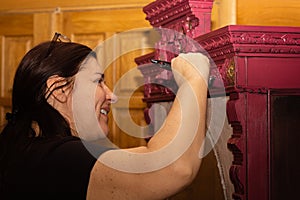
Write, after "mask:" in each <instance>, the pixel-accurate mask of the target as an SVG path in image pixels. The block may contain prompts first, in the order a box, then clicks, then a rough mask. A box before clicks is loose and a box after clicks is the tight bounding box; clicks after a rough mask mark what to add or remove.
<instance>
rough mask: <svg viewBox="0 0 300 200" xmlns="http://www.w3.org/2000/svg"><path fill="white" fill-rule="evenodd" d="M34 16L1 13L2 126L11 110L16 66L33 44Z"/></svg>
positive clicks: (0, 112)
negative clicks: (6, 114)
mask: <svg viewBox="0 0 300 200" xmlns="http://www.w3.org/2000/svg"><path fill="white" fill-rule="evenodd" d="M33 18H34V17H33V14H18V15H16V14H11V15H0V27H1V29H0V38H1V39H0V51H1V53H0V89H1V90H0V127H2V125H3V124H4V123H5V113H6V112H8V111H10V106H11V93H12V84H13V78H14V74H15V71H16V68H17V66H18V64H19V62H20V60H21V58H22V57H23V56H24V54H25V53H26V52H27V51H28V50H29V49H30V48H31V47H32V45H33ZM0 129H1V128H0Z"/></svg>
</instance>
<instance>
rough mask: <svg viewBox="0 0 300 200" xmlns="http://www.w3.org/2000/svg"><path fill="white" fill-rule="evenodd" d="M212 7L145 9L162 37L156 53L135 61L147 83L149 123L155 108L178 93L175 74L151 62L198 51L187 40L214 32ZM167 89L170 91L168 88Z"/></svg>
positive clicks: (161, 4)
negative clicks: (156, 104)
mask: <svg viewBox="0 0 300 200" xmlns="http://www.w3.org/2000/svg"><path fill="white" fill-rule="evenodd" d="M212 4H213V0H156V1H154V2H152V3H150V4H149V5H147V6H145V7H144V8H143V11H144V12H145V13H146V19H147V20H148V21H149V22H150V24H151V25H152V26H153V27H154V28H157V31H158V32H159V34H160V36H161V37H160V40H159V41H157V42H156V44H155V51H154V52H153V53H150V54H147V55H145V56H142V57H139V58H136V59H135V62H136V63H137V64H138V65H139V69H140V71H141V72H142V74H143V76H144V80H145V87H144V101H145V102H147V104H148V108H147V109H146V110H145V118H146V119H147V120H148V122H150V117H149V113H148V111H149V108H150V107H151V105H152V104H153V103H156V102H171V101H173V99H174V97H175V95H174V93H173V91H174V90H176V85H174V80H173V75H172V72H170V71H167V70H164V69H160V68H158V67H156V66H155V65H153V64H151V62H150V60H151V59H158V60H163V61H171V59H172V58H173V57H175V56H176V55H178V54H179V53H181V52H189V51H192V50H193V48H195V47H193V46H192V44H191V43H189V42H188V41H187V40H186V38H190V39H193V38H196V37H198V36H199V35H201V34H204V33H207V32H209V31H210V28H211V21H210V18H211V10H212ZM166 85H168V86H170V87H164V86H166Z"/></svg>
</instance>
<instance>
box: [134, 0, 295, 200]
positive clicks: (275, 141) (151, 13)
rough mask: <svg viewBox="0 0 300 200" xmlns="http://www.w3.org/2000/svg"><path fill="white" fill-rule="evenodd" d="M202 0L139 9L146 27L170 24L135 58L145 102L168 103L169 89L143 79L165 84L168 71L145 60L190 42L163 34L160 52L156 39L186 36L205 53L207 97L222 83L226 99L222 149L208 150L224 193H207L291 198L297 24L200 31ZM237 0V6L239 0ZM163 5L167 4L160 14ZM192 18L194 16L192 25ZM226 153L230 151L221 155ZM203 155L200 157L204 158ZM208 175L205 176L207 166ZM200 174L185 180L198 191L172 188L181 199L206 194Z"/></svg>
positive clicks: (167, 56) (205, 8)
mask: <svg viewBox="0 0 300 200" xmlns="http://www.w3.org/2000/svg"><path fill="white" fill-rule="evenodd" d="M209 2H210V1H206V0H203V1H197V3H196V2H195V1H190V0H186V1H163V0H157V1H155V2H153V3H151V4H149V5H147V6H146V7H145V8H144V11H145V13H147V16H148V18H147V19H148V20H149V21H150V22H153V23H151V24H152V25H153V26H157V27H162V28H168V29H171V30H173V31H169V32H167V31H165V32H164V31H162V37H161V38H162V40H161V41H159V42H158V43H157V46H156V48H157V49H156V50H155V52H153V53H151V54H148V55H144V56H142V57H139V58H136V62H137V63H138V64H140V65H141V67H140V70H141V71H142V72H143V74H144V76H145V98H144V99H145V101H146V102H148V104H149V105H150V106H151V105H152V104H154V103H161V102H162V101H172V99H173V98H174V94H172V93H171V92H169V90H168V89H166V88H164V87H163V86H157V85H155V84H151V83H156V81H155V79H156V78H157V77H165V79H164V81H165V82H167V81H170V80H171V79H172V76H171V75H170V76H163V75H164V74H162V73H165V72H162V71H161V70H156V69H157V67H155V66H154V64H146V63H149V62H150V59H152V58H154V59H162V60H167V61H170V60H171V59H172V58H173V57H174V56H176V55H177V54H178V53H180V52H188V51H189V50H190V49H192V48H191V47H189V45H190V46H192V45H193V44H192V43H189V44H187V45H186V46H185V47H186V48H185V49H180V48H178V47H181V46H180V45H178V44H175V43H176V42H175V40H169V43H168V45H169V47H168V49H167V50H169V52H168V51H162V49H163V50H165V48H162V47H161V45H164V44H166V43H167V41H168V40H167V39H170V38H171V39H172V38H173V36H174V35H175V34H176V33H174V32H175V31H179V32H180V33H182V34H184V35H186V36H189V37H192V38H193V39H194V40H195V41H196V42H197V43H198V44H200V45H201V46H202V47H203V48H204V50H205V51H204V53H206V54H207V55H208V56H209V57H210V58H211V59H212V67H211V71H210V80H212V81H211V82H210V84H209V86H210V92H211V93H210V94H211V96H210V97H211V98H216V97H215V95H219V94H221V93H222V89H224V88H225V94H226V96H227V98H228V99H227V103H226V115H227V121H228V122H225V123H224V129H225V128H226V127H227V126H228V125H230V126H231V129H228V127H227V130H226V131H222V133H221V137H220V139H221V140H220V142H221V143H222V144H221V145H223V146H224V145H225V146H226V147H227V148H226V149H222V150H223V151H224V152H220V151H219V153H220V154H215V158H216V159H217V162H218V167H219V169H221V171H220V174H219V175H220V177H221V181H222V184H223V185H222V186H223V188H222V189H223V190H224V196H222V195H221V196H217V197H212V198H215V199H222V198H225V199H236V200H240V199H242V200H246V199H248V200H257V199H259V200H270V199H275V200H277V199H293V198H295V197H296V196H297V188H299V186H300V185H299V182H298V180H299V179H300V173H299V167H300V162H299V160H298V159H297V154H298V153H297V152H299V150H298V148H297V141H299V139H300V138H299V124H300V115H299V111H300V108H299V105H300V103H299V102H300V101H299V100H300V79H299V74H300V28H299V27H292V26H250V25H230V26H225V27H223V28H219V29H217V30H214V31H207V27H206V26H205V25H206V24H208V22H207V19H206V18H205V16H206V15H209V8H210V4H209ZM239 3H240V4H239V7H240V6H242V3H243V1H241V2H239ZM277 3H278V2H277ZM178 5H181V6H178ZM186 5H188V6H186ZM247 5H248V4H247ZM185 6H186V7H185ZM277 6H278V5H277ZM168 7H171V8H172V9H170V10H168V12H166V10H167V9H166V8H168ZM178 8H181V10H180V9H178ZM184 8H186V10H185V9H184ZM199 8H201V9H199ZM197 9H199V10H197ZM239 14H241V13H239ZM289 17H292V16H289ZM193 19H196V20H195V21H197V20H198V22H197V23H193ZM195 21H194V22H195ZM186 24H189V25H190V26H185V25H186ZM195 24H196V26H195V27H194V26H193V25H195ZM186 27H188V28H187V29H185V28H186ZM163 34H168V35H163ZM166 38H167V39H166ZM164 39H166V40H164ZM172 42H173V43H172ZM159 91H160V92H159ZM220 91H221V92H220ZM214 94H215V95H214ZM146 111H148V110H146ZM146 114H147V112H146ZM224 129H223V130H224ZM228 133H230V134H229V135H227V134H228ZM224 136H225V137H224ZM226 137H227V139H226ZM216 148H218V149H219V147H217V146H216ZM219 150H220V149H219ZM228 151H229V152H230V154H231V156H230V155H229V154H227V153H225V152H228ZM208 158H209V157H208ZM208 158H204V161H205V159H207V160H209V159H208ZM225 158H229V160H225ZM213 159H214V157H213ZM213 159H212V160H213ZM212 160H210V161H211V162H210V163H209V164H210V167H211V168H214V167H215V166H216V165H215V164H214V162H212ZM207 164H208V163H206V162H203V163H202V165H207ZM203 167H205V166H203ZM210 173H211V174H213V172H212V171H210ZM200 174H201V169H200V171H199V176H198V177H197V178H196V180H195V181H194V182H193V184H192V185H191V188H197V187H198V188H199V190H198V192H199V193H198V194H197V192H195V190H197V189H195V190H190V188H189V189H187V190H185V191H183V193H181V194H179V195H181V197H184V198H183V199H199V198H201V197H204V196H206V195H207V194H208V193H209V192H208V190H207V191H206V192H205V191H202V190H201V189H202V188H205V187H206V185H205V183H201V182H199V179H200V178H201V176H200ZM212 176H215V177H211V179H208V180H206V181H207V182H208V183H211V182H210V181H211V180H216V179H215V178H216V177H218V174H217V173H216V174H214V175H212ZM222 178H223V179H222ZM214 186H216V187H215V192H216V193H217V192H219V191H218V189H217V188H218V187H217V186H218V184H215V185H214ZM202 192H203V194H201V193H202ZM190 193H193V194H195V195H189V194H190ZM172 198H175V199H176V197H172ZM172 198H171V199H172ZM212 198H211V199H212Z"/></svg>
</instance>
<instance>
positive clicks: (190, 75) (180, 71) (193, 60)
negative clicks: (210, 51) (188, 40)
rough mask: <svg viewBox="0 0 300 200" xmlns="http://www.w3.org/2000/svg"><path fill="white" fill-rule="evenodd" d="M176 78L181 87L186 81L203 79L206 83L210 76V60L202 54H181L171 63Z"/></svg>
mask: <svg viewBox="0 0 300 200" xmlns="http://www.w3.org/2000/svg"><path fill="white" fill-rule="evenodd" d="M171 65H172V69H173V72H174V78H175V80H176V82H177V84H178V86H180V85H181V84H182V83H183V82H184V81H185V80H187V81H188V80H191V79H197V78H199V77H202V78H203V79H204V80H205V81H206V83H207V80H208V76H209V70H210V63H209V59H208V58H207V57H206V56H205V55H203V54H201V53H184V54H179V55H178V56H177V57H176V58H173V59H172V61H171Z"/></svg>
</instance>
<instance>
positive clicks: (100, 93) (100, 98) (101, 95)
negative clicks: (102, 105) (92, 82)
mask: <svg viewBox="0 0 300 200" xmlns="http://www.w3.org/2000/svg"><path fill="white" fill-rule="evenodd" d="M105 97H106V93H105V91H104V89H103V88H102V87H101V86H98V87H97V89H96V93H95V101H96V102H104V101H105V99H106V98H105Z"/></svg>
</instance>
